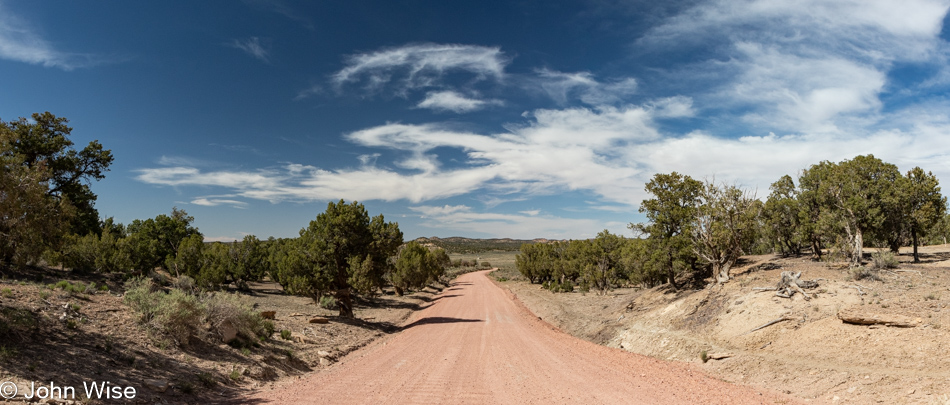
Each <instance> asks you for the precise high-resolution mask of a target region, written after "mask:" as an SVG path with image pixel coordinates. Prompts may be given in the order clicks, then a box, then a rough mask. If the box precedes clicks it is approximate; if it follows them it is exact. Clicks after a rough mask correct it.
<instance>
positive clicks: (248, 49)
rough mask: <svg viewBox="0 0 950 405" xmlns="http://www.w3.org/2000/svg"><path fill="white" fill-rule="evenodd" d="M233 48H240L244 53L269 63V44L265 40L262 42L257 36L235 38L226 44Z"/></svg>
mask: <svg viewBox="0 0 950 405" xmlns="http://www.w3.org/2000/svg"><path fill="white" fill-rule="evenodd" d="M228 45H229V46H231V47H233V48H237V49H240V50H242V51H244V53H246V54H248V55H251V56H253V57H255V58H257V59H259V60H261V61H262V62H265V63H270V45H268V44H267V43H266V41H264V42H262V41H261V39H260V38H258V37H250V38H248V39H243V40H242V39H235V40H233V41H231V43H229V44H228Z"/></svg>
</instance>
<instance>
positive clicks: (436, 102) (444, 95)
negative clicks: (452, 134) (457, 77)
mask: <svg viewBox="0 0 950 405" xmlns="http://www.w3.org/2000/svg"><path fill="white" fill-rule="evenodd" d="M502 104H504V103H502V102H501V100H494V99H492V100H479V99H475V98H469V97H465V96H464V95H462V94H459V93H457V92H454V91H433V92H429V93H427V94H426V98H425V100H422V101H421V102H420V103H419V104H417V105H416V107H418V108H428V109H430V110H436V111H452V112H456V113H460V114H461V113H467V112H472V111H477V110H481V109H482V108H485V107H486V106H492V105H496V106H497V105H502Z"/></svg>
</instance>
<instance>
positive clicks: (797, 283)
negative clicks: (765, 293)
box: [775, 271, 818, 300]
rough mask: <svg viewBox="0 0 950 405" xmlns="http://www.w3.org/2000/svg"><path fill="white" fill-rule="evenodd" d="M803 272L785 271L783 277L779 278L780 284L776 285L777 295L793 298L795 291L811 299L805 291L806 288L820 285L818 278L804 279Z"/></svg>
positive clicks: (806, 298)
mask: <svg viewBox="0 0 950 405" xmlns="http://www.w3.org/2000/svg"><path fill="white" fill-rule="evenodd" d="M801 277H802V272H798V273H792V272H790V271H783V272H782V278H781V279H780V280H779V282H778V284H777V285H776V286H775V290H776V291H775V295H777V296H779V297H782V298H792V296H793V295H795V292H796V291H797V292H799V293H801V294H802V296H803V297H805V300H810V299H811V297H809V296H808V294H807V293H806V292H805V290H804V289H806V288H807V289H812V288H815V287H818V281H817V280H802V279H801Z"/></svg>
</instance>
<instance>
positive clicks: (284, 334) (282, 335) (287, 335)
mask: <svg viewBox="0 0 950 405" xmlns="http://www.w3.org/2000/svg"><path fill="white" fill-rule="evenodd" d="M291 337H292V333H291V332H290V331H289V330H287V329H284V330H282V331H280V338H281V339H284V340H290V339H291Z"/></svg>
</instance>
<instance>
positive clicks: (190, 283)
mask: <svg viewBox="0 0 950 405" xmlns="http://www.w3.org/2000/svg"><path fill="white" fill-rule="evenodd" d="M172 287H175V288H177V289H179V290H182V291H185V292H188V293H194V292H196V291H198V290H197V288H196V286H195V279H193V278H191V277H188V276H187V275H182V276H181V277H178V278H177V279H176V280H175V281H174V282H173V283H172Z"/></svg>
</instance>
